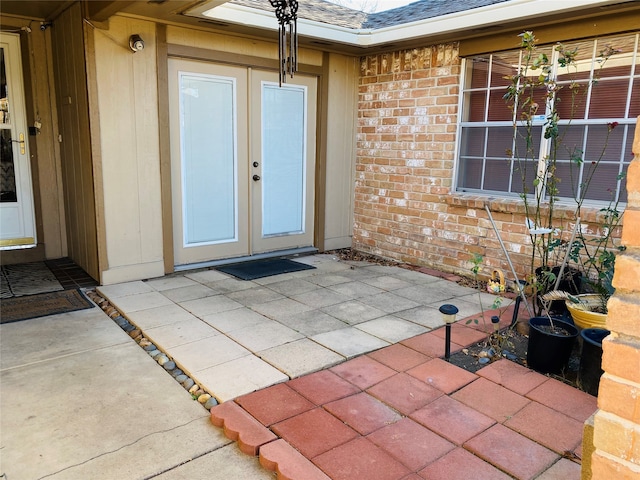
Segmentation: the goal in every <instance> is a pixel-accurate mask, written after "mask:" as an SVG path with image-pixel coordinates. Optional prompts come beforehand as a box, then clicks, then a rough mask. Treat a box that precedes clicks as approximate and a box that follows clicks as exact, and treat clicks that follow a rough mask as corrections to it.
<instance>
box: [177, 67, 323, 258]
mask: <svg viewBox="0 0 640 480" xmlns="http://www.w3.org/2000/svg"><path fill="white" fill-rule="evenodd" d="M169 90H170V117H171V120H170V129H171V158H172V160H171V165H172V167H171V168H172V171H171V178H172V199H173V200H172V201H173V205H172V208H173V222H174V225H173V232H174V260H175V264H176V265H185V264H191V263H199V262H206V261H210V260H218V259H226V258H234V257H245V256H251V255H256V254H260V253H267V252H277V251H279V250H288V249H294V248H299V247H308V246H312V244H313V225H314V221H313V220H314V219H313V212H314V205H313V199H314V190H313V187H314V180H313V179H314V165H315V128H316V108H315V106H316V79H315V78H313V77H304V76H302V75H296V77H295V79H293V81H291V82H290V83H287V84H285V85H283V86H282V87H280V86H279V85H278V75H277V73H273V72H266V71H260V70H255V69H251V68H245V67H236V66H229V65H217V64H212V63H206V62H196V61H189V60H177V59H171V60H170V61H169Z"/></svg>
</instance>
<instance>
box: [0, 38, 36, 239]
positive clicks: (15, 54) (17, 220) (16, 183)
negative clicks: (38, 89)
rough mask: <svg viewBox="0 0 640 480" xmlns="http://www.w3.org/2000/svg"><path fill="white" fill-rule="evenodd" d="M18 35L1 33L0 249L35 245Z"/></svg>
mask: <svg viewBox="0 0 640 480" xmlns="http://www.w3.org/2000/svg"><path fill="white" fill-rule="evenodd" d="M27 133H28V132H27V120H26V113H25V105H24V90H23V86H22V63H21V60H20V37H19V36H18V35H13V34H4V33H3V34H0V147H1V151H0V249H2V250H8V249H16V248H29V247H34V246H35V245H36V243H37V242H36V226H35V215H34V207H33V188H32V184H31V166H30V160H29V145H28V139H27Z"/></svg>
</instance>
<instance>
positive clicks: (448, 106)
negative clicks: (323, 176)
mask: <svg viewBox="0 0 640 480" xmlns="http://www.w3.org/2000/svg"><path fill="white" fill-rule="evenodd" d="M460 70H461V62H460V58H459V57H458V45H457V44H447V45H438V46H433V47H425V48H417V49H412V50H403V51H398V52H394V53H387V54H379V55H371V56H367V57H363V58H362V59H361V64H360V84H359V102H358V137H357V142H358V143H357V147H358V149H357V160H356V185H355V216H354V222H355V225H354V232H353V247H354V248H355V249H357V250H360V251H364V252H367V253H371V254H374V255H378V256H382V257H385V258H392V259H395V260H400V261H403V262H407V263H411V264H414V265H423V266H428V267H432V268H436V269H439V270H444V271H448V272H454V273H458V274H463V275H470V268H471V263H470V259H471V258H472V256H473V254H475V253H478V254H481V255H483V256H484V258H485V265H486V267H487V268H485V270H484V272H485V275H486V274H487V272H490V271H491V269H492V268H495V267H497V268H501V269H503V270H504V271H507V270H508V263H507V260H506V258H505V255H504V253H503V251H502V249H501V247H500V244H499V242H498V240H497V237H496V235H495V233H494V230H493V228H492V225H491V223H490V221H489V219H488V215H487V213H486V211H485V210H484V206H485V203H487V204H488V205H489V206H490V209H491V211H492V217H493V218H494V220H495V222H496V224H497V228H498V230H499V231H500V232H501V237H502V239H503V241H504V242H505V246H506V248H507V249H508V251H509V254H510V256H511V259H512V261H513V263H514V264H515V267H516V271H517V273H518V277H519V278H521V279H522V278H526V275H527V274H529V273H530V270H531V269H530V265H529V262H530V259H531V248H532V247H531V242H530V238H529V235H528V232H527V230H526V228H525V217H524V208H523V205H522V202H520V201H519V200H518V199H513V200H505V199H504V198H495V199H491V198H487V197H481V196H477V197H474V196H469V195H456V194H452V185H453V169H454V157H455V148H456V122H457V114H458V93H459V82H460ZM556 213H557V215H556V216H557V219H558V220H557V222H555V223H554V225H555V226H557V227H561V228H562V229H563V231H564V234H563V235H564V237H563V238H564V239H565V240H569V238H570V235H571V230H572V229H573V226H574V224H573V223H572V222H571V221H570V220H569V219H572V218H573V208H567V209H563V208H562V207H559V206H557V207H556ZM597 215H598V212H597V209H592V210H591V211H589V210H588V209H584V208H583V214H582V224H583V227H586V228H588V229H589V230H590V231H597V229H598V226H597V224H598V218H597ZM509 277H511V275H509Z"/></svg>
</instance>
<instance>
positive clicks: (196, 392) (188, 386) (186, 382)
mask: <svg viewBox="0 0 640 480" xmlns="http://www.w3.org/2000/svg"><path fill="white" fill-rule="evenodd" d="M84 293H85V294H86V295H87V296H88V297H89V298H90V299H91V300H92V301H93V303H95V304H96V305H97V306H98V307H100V308H101V309H102V310H103V311H104V313H106V314H107V316H108V317H109V318H111V320H113V321H114V322H115V323H116V324H117V325H118V326H119V327H120V328H122V330H124V331H125V332H126V333H127V334H128V335H129V336H130V337H131V338H132V339H133V340H134V341H135V342H136V343H137V344H138V345H140V347H142V348H143V349H144V350H145V351H146V352H147V354H148V355H149V356H150V357H151V358H153V359H154V360H155V361H156V362H157V363H158V365H160V366H161V367H162V368H164V369H165V371H166V372H167V373H169V375H171V376H172V377H173V378H174V379H175V381H176V382H178V383H179V384H180V385H182V387H183V388H184V389H185V390H187V391H188V392H189V393H190V394H191V397H192V398H193V399H194V400H197V401H198V403H200V404H201V405H203V406H204V408H206V409H207V410H211V409H212V408H213V407H215V406H216V405H218V400H216V398H215V397H213V396H211V395H210V394H209V393H207V392H206V391H205V390H204V389H203V388H202V387H201V386H200V385H198V384H197V383H196V382H195V381H194V380H193V378H191V377H189V375H187V374H186V373H185V372H183V371H182V370H181V369H180V368H179V367H178V365H176V362H175V361H174V360H173V359H172V358H171V357H169V356H168V355H167V354H166V353H165V352H163V351H162V350H160V349H159V348H158V347H157V346H156V345H154V344H153V342H151V341H150V340H149V339H148V338H146V337H145V336H144V333H143V332H142V330H140V329H139V328H138V327H136V326H135V325H134V324H132V323H130V322H129V320H127V319H126V318H125V317H123V316H122V314H121V313H120V312H119V311H118V309H116V308H115V307H114V306H113V305H111V303H109V301H108V300H107V299H106V298H104V297H102V296H101V295H100V294H99V293H98V292H96V291H95V290H88V291H85V292H84Z"/></svg>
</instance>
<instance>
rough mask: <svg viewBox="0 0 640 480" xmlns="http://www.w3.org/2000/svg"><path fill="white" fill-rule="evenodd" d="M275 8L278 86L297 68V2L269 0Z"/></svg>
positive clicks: (294, 0) (291, 0)
mask: <svg viewBox="0 0 640 480" xmlns="http://www.w3.org/2000/svg"><path fill="white" fill-rule="evenodd" d="M269 3H271V6H272V7H274V8H275V9H276V18H277V19H278V24H279V28H278V63H279V64H280V72H279V81H280V86H282V84H283V83H286V81H287V75H291V78H293V74H294V73H295V72H296V71H297V70H298V27H297V20H298V2H297V1H296V0H269Z"/></svg>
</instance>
